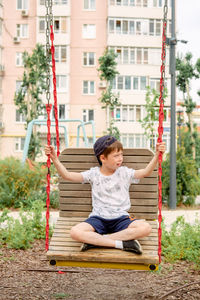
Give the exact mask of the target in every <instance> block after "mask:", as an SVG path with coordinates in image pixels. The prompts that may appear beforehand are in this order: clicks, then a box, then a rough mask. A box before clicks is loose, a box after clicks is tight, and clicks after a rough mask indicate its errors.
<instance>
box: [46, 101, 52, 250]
mask: <svg viewBox="0 0 200 300" xmlns="http://www.w3.org/2000/svg"><path fill="white" fill-rule="evenodd" d="M51 108H52V105H51V104H46V111H47V130H48V131H47V144H48V146H50V145H51V132H50V127H51V120H50V113H51ZM47 167H48V173H47V186H46V192H47V199H46V206H47V209H46V251H48V249H49V205H50V198H49V195H50V179H51V176H50V167H51V160H50V155H48V158H47Z"/></svg>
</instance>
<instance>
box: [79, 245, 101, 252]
mask: <svg viewBox="0 0 200 300" xmlns="http://www.w3.org/2000/svg"><path fill="white" fill-rule="evenodd" d="M96 247H98V246H95V245H92V244H86V243H84V244H82V245H81V249H80V251H82V252H83V251H87V250H89V249H92V248H96Z"/></svg>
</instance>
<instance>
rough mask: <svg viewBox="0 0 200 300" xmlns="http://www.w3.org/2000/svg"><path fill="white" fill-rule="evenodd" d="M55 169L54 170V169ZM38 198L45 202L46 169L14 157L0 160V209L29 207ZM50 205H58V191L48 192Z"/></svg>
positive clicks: (55, 206)
mask: <svg viewBox="0 0 200 300" xmlns="http://www.w3.org/2000/svg"><path fill="white" fill-rule="evenodd" d="M54 171H55V170H54ZM38 199H41V200H42V201H43V202H44V203H45V202H46V169H44V168H41V166H40V165H39V164H36V163H34V168H33V169H30V168H29V166H28V165H27V164H24V165H22V163H21V162H20V161H19V160H17V159H15V158H6V159H5V160H1V161H0V209H2V208H4V207H8V208H10V207H13V208H19V207H22V206H23V207H24V208H30V207H32V203H33V202H34V201H36V200H38ZM50 200H51V201H52V207H54V208H57V207H58V192H57V191H56V190H54V191H51V192H50Z"/></svg>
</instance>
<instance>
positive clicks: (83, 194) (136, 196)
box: [60, 190, 158, 199]
mask: <svg viewBox="0 0 200 300" xmlns="http://www.w3.org/2000/svg"><path fill="white" fill-rule="evenodd" d="M129 195H130V198H133V199H145V198H148V199H158V193H157V192H150V193H148V192H142V191H140V192H129ZM60 196H61V197H74V198H76V197H77V198H80V197H81V198H91V191H79V190H77V191H60Z"/></svg>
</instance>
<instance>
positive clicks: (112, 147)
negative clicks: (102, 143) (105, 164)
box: [97, 141, 123, 166]
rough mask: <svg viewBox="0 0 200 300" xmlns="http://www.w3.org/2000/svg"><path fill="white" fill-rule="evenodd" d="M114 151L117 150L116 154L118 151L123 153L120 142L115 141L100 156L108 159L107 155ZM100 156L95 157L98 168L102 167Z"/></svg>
mask: <svg viewBox="0 0 200 300" xmlns="http://www.w3.org/2000/svg"><path fill="white" fill-rule="evenodd" d="M115 150H117V152H119V151H120V150H122V151H123V146H122V143H121V142H119V141H115V142H114V143H112V144H111V145H109V146H108V147H107V148H106V149H105V150H104V151H103V152H102V153H101V154H100V155H102V154H103V155H104V156H105V157H108V155H109V154H110V153H111V152H113V151H115ZM100 155H99V156H98V157H97V159H98V162H99V164H100V166H102V162H101V160H100Z"/></svg>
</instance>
